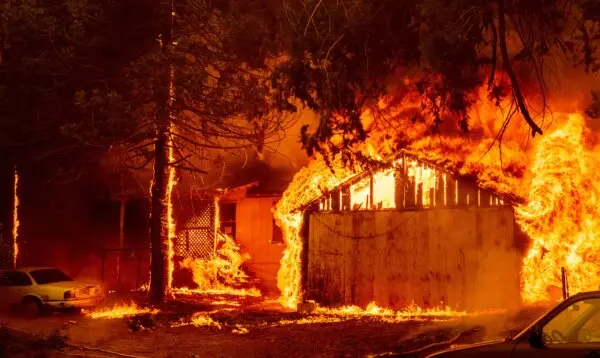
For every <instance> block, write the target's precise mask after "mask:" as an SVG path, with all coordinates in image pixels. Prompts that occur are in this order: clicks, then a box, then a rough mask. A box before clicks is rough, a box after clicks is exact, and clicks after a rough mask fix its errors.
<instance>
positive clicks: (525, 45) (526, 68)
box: [273, 0, 598, 159]
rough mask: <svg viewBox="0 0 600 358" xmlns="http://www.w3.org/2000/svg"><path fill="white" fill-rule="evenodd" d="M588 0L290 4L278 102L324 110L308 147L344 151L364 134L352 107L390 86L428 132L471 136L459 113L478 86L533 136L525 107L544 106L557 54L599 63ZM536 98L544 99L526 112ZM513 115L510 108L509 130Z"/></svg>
mask: <svg viewBox="0 0 600 358" xmlns="http://www.w3.org/2000/svg"><path fill="white" fill-rule="evenodd" d="M591 3H592V2H589V1H585V0H581V1H572V0H558V1H550V2H548V1H541V0H540V1H509V0H498V1H484V2H481V1H471V0H464V1H453V2H451V3H448V2H446V1H435V0H432V1H402V2H398V1H368V0H366V1H357V2H353V3H352V4H346V3H340V2H332V1H317V0H315V1H307V0H302V1H292V2H287V3H286V6H285V7H284V9H283V10H282V12H283V13H282V15H281V16H282V18H283V19H284V20H282V21H284V22H285V23H286V29H287V31H286V32H285V35H284V36H289V37H291V40H289V41H287V42H286V43H287V48H286V49H287V54H288V55H289V57H288V58H287V60H286V61H284V62H283V63H282V64H280V65H279V66H278V68H277V69H276V70H275V72H274V75H273V80H274V83H275V84H276V87H277V88H278V90H279V94H280V98H279V99H280V103H283V104H284V105H285V106H291V103H290V102H289V101H288V98H290V97H295V98H299V99H301V100H302V101H303V103H305V104H306V105H307V106H309V107H310V108H312V109H313V110H315V111H317V112H319V113H320V114H321V116H322V118H321V121H320V124H319V126H318V127H316V128H315V129H314V131H312V132H309V130H308V128H304V129H303V132H302V138H303V144H304V146H305V148H306V150H307V151H308V153H309V154H311V153H313V152H320V153H322V154H325V156H326V157H328V156H331V155H334V156H335V155H336V154H341V155H342V156H344V157H346V159H352V158H351V155H350V153H351V152H352V151H348V150H347V149H351V148H353V147H355V146H356V145H357V144H360V143H361V142H362V141H364V140H365V138H366V133H367V131H368V130H369V128H367V126H366V125H365V123H364V122H363V121H361V119H360V117H361V114H362V113H363V111H364V110H365V109H367V108H369V109H373V110H378V106H377V102H378V101H379V100H380V99H381V98H382V97H383V96H386V95H389V94H390V93H393V94H394V96H395V98H393V101H394V102H395V103H400V102H401V101H402V100H405V98H404V99H403V97H405V96H406V95H407V94H410V93H417V94H418V95H419V97H420V99H419V102H420V106H421V109H422V110H421V112H422V114H421V115H415V116H414V121H422V120H426V121H428V124H429V125H430V129H431V131H432V132H434V133H435V132H439V131H440V130H442V129H443V128H444V127H448V126H458V127H460V128H461V129H462V130H463V131H464V132H468V129H469V126H470V124H471V121H470V118H469V115H468V111H469V108H470V107H471V106H473V104H474V103H476V101H477V100H478V99H479V98H478V97H475V98H473V96H472V94H473V92H477V90H478V89H479V88H480V87H481V86H482V85H485V86H486V87H487V91H488V95H489V96H490V98H493V99H494V100H497V101H498V103H500V100H502V99H503V98H508V99H509V100H510V102H511V105H512V106H514V108H516V109H517V110H518V112H519V113H520V115H521V117H522V118H523V119H524V121H525V122H526V123H527V125H528V126H529V128H530V131H531V134H532V135H535V134H542V133H543V131H542V125H543V124H542V123H541V122H540V121H538V122H536V121H535V120H534V118H533V117H535V116H534V115H532V114H531V111H532V110H533V111H534V112H536V113H537V112H542V113H548V112H547V110H548V109H547V105H546V101H545V98H546V96H547V94H548V93H547V91H548V88H547V84H546V80H547V79H548V72H552V71H553V70H554V68H553V67H552V66H555V61H556V60H557V58H562V59H565V60H567V61H569V62H570V63H572V64H574V65H581V66H584V67H585V69H586V70H588V71H597V69H598V54H597V51H596V47H597V45H596V43H597V40H598V38H597V31H598V27H597V21H598V20H597V19H598V17H597V16H595V15H594V14H595V13H596V12H597V9H595V8H594V7H593V6H590V4H591ZM528 96H529V97H528ZM539 97H541V98H542V100H541V101H540V102H541V103H542V105H541V106H540V107H539V108H532V107H531V102H532V101H533V100H537V99H538V98H539ZM516 112H517V111H513V110H511V111H508V112H507V113H508V114H507V115H506V119H505V123H506V126H508V123H509V121H510V120H511V118H512V117H513V116H514V114H515V113H516ZM541 117H542V118H543V116H541ZM449 122H450V123H449ZM379 124H380V125H385V124H386V123H382V122H380V123H379ZM506 126H505V127H504V129H503V130H502V131H501V134H502V133H503V132H504V131H505V128H506ZM371 127H373V125H371ZM389 127H390V126H389V124H388V128H389ZM394 129H395V130H397V128H394ZM336 137H337V138H338V139H335V138H336ZM500 137H501V136H500ZM332 139H334V140H332ZM354 154H356V153H354Z"/></svg>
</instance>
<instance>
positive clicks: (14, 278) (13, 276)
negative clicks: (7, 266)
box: [0, 271, 32, 286]
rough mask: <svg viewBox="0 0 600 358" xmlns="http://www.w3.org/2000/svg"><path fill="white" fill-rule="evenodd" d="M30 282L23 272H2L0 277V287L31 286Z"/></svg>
mask: <svg viewBox="0 0 600 358" xmlns="http://www.w3.org/2000/svg"><path fill="white" fill-rule="evenodd" d="M31 284H32V282H31V279H30V278H29V276H28V275H27V274H26V273H25V272H17V271H15V272H3V273H2V274H1V275H0V286H31Z"/></svg>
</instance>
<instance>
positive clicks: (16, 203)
mask: <svg viewBox="0 0 600 358" xmlns="http://www.w3.org/2000/svg"><path fill="white" fill-rule="evenodd" d="M19 225H20V222H19V173H18V172H17V167H16V166H15V169H14V187H13V225H12V236H13V266H14V267H17V260H18V258H19V241H18V239H19Z"/></svg>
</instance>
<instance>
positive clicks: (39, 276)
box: [29, 269, 73, 285]
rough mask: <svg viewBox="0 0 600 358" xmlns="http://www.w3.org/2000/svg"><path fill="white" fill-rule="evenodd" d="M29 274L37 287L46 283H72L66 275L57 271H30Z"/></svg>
mask: <svg viewBox="0 0 600 358" xmlns="http://www.w3.org/2000/svg"><path fill="white" fill-rule="evenodd" d="M29 274H30V275H31V277H33V279H34V280H35V282H37V284H38V285H45V284H47V283H55V282H65V281H73V279H72V278H70V277H69V275H67V274H66V273H64V272H62V271H61V270H58V269H42V270H35V271H30V272H29Z"/></svg>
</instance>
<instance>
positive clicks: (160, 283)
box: [149, 0, 173, 304]
mask: <svg viewBox="0 0 600 358" xmlns="http://www.w3.org/2000/svg"><path fill="white" fill-rule="evenodd" d="M160 7H161V15H160V16H161V20H163V21H164V22H163V26H161V38H160V40H161V51H162V53H163V54H164V55H165V58H167V59H169V56H170V51H171V49H172V42H173V36H172V29H173V3H172V2H171V1H170V0H167V1H165V0H162V1H161V3H160ZM162 76H163V81H161V83H162V85H163V88H161V89H160V95H159V96H160V97H159V99H158V101H159V103H160V104H161V109H160V110H159V111H158V112H157V114H156V122H157V133H156V141H155V144H154V181H153V183H152V192H151V196H152V197H151V203H152V209H151V214H150V243H151V245H152V255H151V257H152V261H151V265H150V290H149V295H150V297H149V298H150V302H151V303H153V304H161V303H163V302H164V301H165V299H166V297H167V295H168V293H169V289H170V287H169V282H170V277H169V275H170V270H169V240H170V238H169V220H168V217H167V215H168V209H167V205H168V200H169V198H168V195H169V193H168V189H167V186H168V173H167V171H168V168H169V152H168V150H169V149H168V145H169V130H170V125H171V102H172V99H171V97H172V88H171V87H172V85H173V83H172V80H173V78H172V70H171V61H170V60H167V61H166V63H165V66H164V68H163V71H162Z"/></svg>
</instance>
